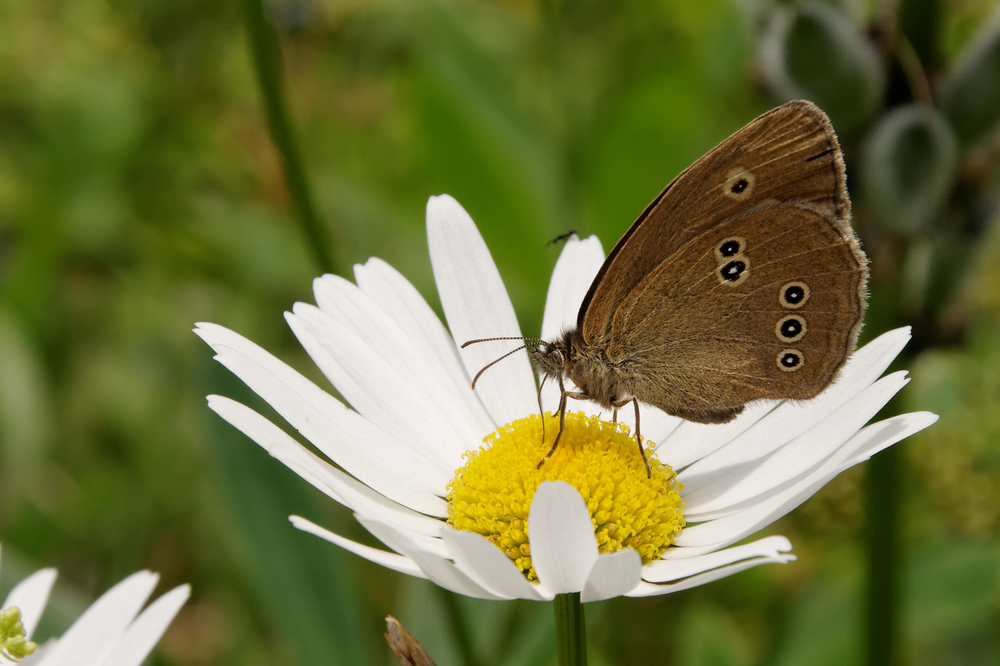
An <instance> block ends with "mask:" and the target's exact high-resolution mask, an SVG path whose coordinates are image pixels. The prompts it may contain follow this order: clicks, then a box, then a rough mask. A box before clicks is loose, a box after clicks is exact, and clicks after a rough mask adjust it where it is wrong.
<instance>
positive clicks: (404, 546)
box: [354, 513, 451, 558]
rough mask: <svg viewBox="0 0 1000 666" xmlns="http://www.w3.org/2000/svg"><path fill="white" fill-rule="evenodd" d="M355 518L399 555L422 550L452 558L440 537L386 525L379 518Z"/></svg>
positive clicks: (364, 516)
mask: <svg viewBox="0 0 1000 666" xmlns="http://www.w3.org/2000/svg"><path fill="white" fill-rule="evenodd" d="M354 517H355V518H356V519H357V521H358V522H359V523H361V524H362V525H363V526H364V528H365V529H366V530H368V531H369V532H371V533H372V536H374V537H375V538H376V539H378V540H379V541H381V542H382V543H384V544H385V545H387V546H389V548H392V549H393V550H394V551H396V552H397V553H402V554H404V555H409V554H410V551H413V550H421V551H424V552H428V553H431V554H433V555H436V556H438V557H447V558H450V557H451V552H450V551H449V550H448V546H446V545H445V543H444V541H442V540H441V539H440V537H429V536H427V535H424V534H419V533H417V532H412V531H410V530H403V529H400V528H399V527H397V526H396V525H390V524H389V523H384V522H382V521H380V520H378V519H377V518H374V517H372V516H366V515H364V514H362V513H356V514H354ZM442 531H443V530H442Z"/></svg>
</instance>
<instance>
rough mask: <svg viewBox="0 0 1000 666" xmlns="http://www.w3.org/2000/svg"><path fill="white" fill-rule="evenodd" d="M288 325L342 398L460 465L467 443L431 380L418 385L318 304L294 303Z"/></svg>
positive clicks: (414, 444) (425, 452) (441, 461)
mask: <svg viewBox="0 0 1000 666" xmlns="http://www.w3.org/2000/svg"><path fill="white" fill-rule="evenodd" d="M285 319H286V320H287V321H288V325H289V326H290V327H291V328H292V331H293V332H294V333H295V337H297V338H298V339H299V342H301V343H302V346H303V347H304V348H305V349H306V351H308V352H309V356H310V357H312V359H313V360H314V361H315V362H316V365H317V366H319V368H320V370H322V371H323V374H324V375H326V376H327V378H328V379H329V380H330V383H332V384H333V385H334V386H335V387H336V389H337V390H338V391H339V392H340V394H341V395H342V396H344V398H345V399H346V400H347V401H348V402H349V403H350V404H351V406H352V407H354V409H356V410H357V411H358V413H360V414H361V415H362V416H363V417H365V418H366V419H368V420H369V421H371V422H372V423H377V424H379V426H380V427H381V428H382V429H384V430H386V431H387V432H388V433H389V434H390V435H392V436H393V437H395V438H396V440H397V441H399V442H401V443H404V442H405V443H406V445H407V446H408V447H410V448H413V449H414V450H416V451H418V452H419V453H420V455H421V456H423V457H426V458H427V459H428V460H432V461H434V463H435V465H437V466H439V467H440V468H442V469H454V468H456V467H458V466H459V465H460V464H461V460H462V454H463V453H464V452H465V451H466V445H467V443H469V442H477V441H479V440H477V439H472V438H471V437H468V436H463V435H462V434H461V433H460V432H459V431H458V430H457V429H456V428H455V421H453V420H452V418H451V416H450V415H449V414H448V413H447V411H446V410H447V409H448V407H449V406H448V405H447V404H445V403H444V402H442V401H440V400H435V396H436V394H438V393H439V391H437V390H436V389H438V388H439V387H438V386H436V385H434V383H433V381H431V380H430V379H429V380H428V384H430V385H429V386H426V387H424V386H420V385H419V384H418V383H417V382H416V378H415V377H414V376H413V375H412V374H411V375H407V374H405V373H404V372H402V370H404V369H403V368H401V367H400V366H398V365H396V364H395V363H393V362H390V360H389V359H386V358H385V357H384V355H383V352H382V350H379V349H376V348H375V347H373V346H371V345H370V344H369V341H368V340H366V339H363V338H360V337H358V336H357V335H355V334H354V333H353V332H351V331H349V330H347V328H346V327H345V326H343V325H342V324H340V323H339V322H336V321H334V320H333V319H331V318H330V317H328V316H327V315H326V314H324V313H323V312H322V311H320V310H319V309H318V308H316V307H314V306H311V305H306V304H304V303H296V304H295V308H294V314H286V315H285Z"/></svg>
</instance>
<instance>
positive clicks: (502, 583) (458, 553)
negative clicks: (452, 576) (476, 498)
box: [441, 528, 553, 601]
mask: <svg viewBox="0 0 1000 666" xmlns="http://www.w3.org/2000/svg"><path fill="white" fill-rule="evenodd" d="M441 538H442V539H443V540H444V542H445V544H447V546H448V550H449V551H451V557H452V559H453V560H454V561H455V566H457V567H458V569H459V570H460V571H461V572H462V573H464V574H465V575H466V576H468V577H469V578H471V579H472V580H473V581H475V582H476V583H477V584H479V585H480V586H482V587H483V588H485V589H487V590H489V591H490V592H492V593H493V594H495V595H497V596H498V597H503V598H505V599H533V600H535V601H548V600H551V599H552V596H553V595H551V594H549V593H547V591H546V590H545V589H544V588H542V587H541V586H540V585H532V584H531V583H529V582H528V580H527V579H526V578H525V577H524V574H522V573H521V571H520V570H519V569H518V568H517V567H516V566H514V563H513V562H511V561H510V558H509V557H507V556H506V555H504V554H503V552H502V551H501V550H500V549H499V548H497V547H496V546H495V545H494V544H493V543H492V542H490V540H489V539H487V538H486V537H484V536H482V535H481V534H476V533H474V532H466V531H463V530H455V529H450V528H449V529H446V530H444V532H443V533H442V534H441Z"/></svg>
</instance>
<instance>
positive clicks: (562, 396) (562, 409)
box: [535, 377, 568, 469]
mask: <svg viewBox="0 0 1000 666" xmlns="http://www.w3.org/2000/svg"><path fill="white" fill-rule="evenodd" d="M567 396H568V394H567V393H566V389H565V387H563V382H562V377H560V378H559V434H558V435H556V441H554V442H552V448H551V449H549V452H548V453H546V454H545V457H544V458H542V459H541V460H539V461H538V464H537V465H535V468H536V469H541V468H542V465H543V464H544V463H545V461H546V460H548V459H549V458H551V457H552V454H553V453H555V452H556V447H557V446H559V439H560V438H561V437H562V434H563V430H565V429H566V397H567ZM544 422H545V419H544V418H543V419H542V423H544ZM542 441H545V440H544V438H543V440H542Z"/></svg>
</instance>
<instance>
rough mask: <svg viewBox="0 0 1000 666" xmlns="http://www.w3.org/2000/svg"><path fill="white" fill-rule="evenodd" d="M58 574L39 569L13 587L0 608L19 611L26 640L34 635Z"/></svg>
mask: <svg viewBox="0 0 1000 666" xmlns="http://www.w3.org/2000/svg"><path fill="white" fill-rule="evenodd" d="M58 575H59V574H58V572H57V571H56V570H55V569H40V570H38V571H36V572H35V573H33V574H31V575H30V576H28V577H27V578H25V579H24V580H22V581H21V582H20V583H18V584H17V585H15V586H14V589H12V590H11V591H10V593H9V594H8V595H7V598H6V599H5V600H4V602H3V606H0V608H9V607H10V606H17V608H18V609H19V610H20V611H21V624H23V625H24V635H25V636H26V637H27V638H29V639H30V638H31V636H32V635H33V634H34V633H35V627H37V626H38V621H39V620H40V619H41V618H42V613H43V612H44V611H45V604H47V603H48V601H49V593H50V592H52V585H54V584H55V582H56V576H58Z"/></svg>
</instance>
